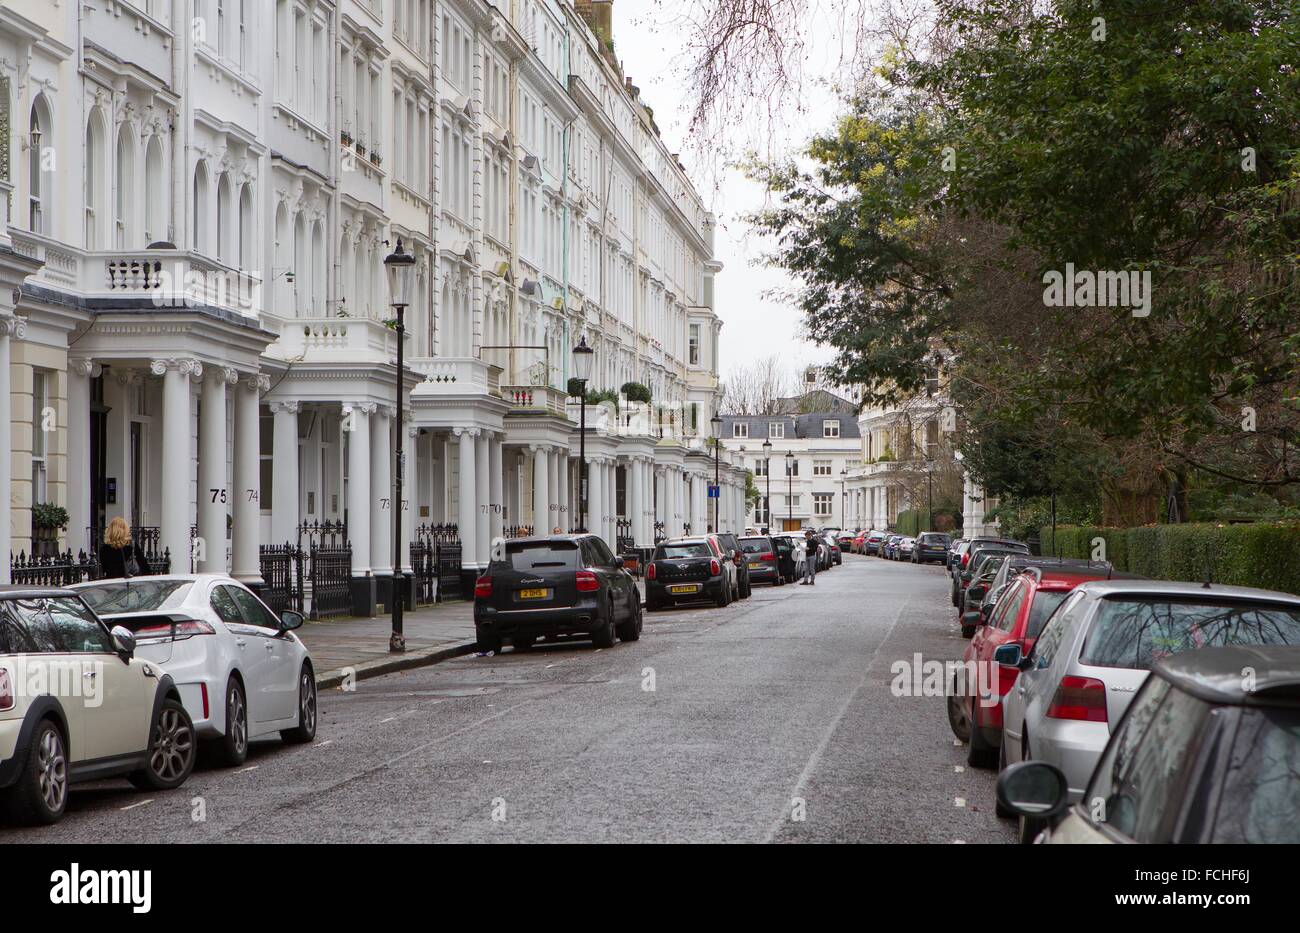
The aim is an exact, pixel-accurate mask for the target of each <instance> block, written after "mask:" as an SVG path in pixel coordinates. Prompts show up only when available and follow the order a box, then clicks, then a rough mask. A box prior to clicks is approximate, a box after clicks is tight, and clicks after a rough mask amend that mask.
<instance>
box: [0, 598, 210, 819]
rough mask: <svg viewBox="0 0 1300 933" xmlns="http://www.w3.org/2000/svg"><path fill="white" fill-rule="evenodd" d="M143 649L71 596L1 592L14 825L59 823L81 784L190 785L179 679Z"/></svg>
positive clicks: (0, 771)
mask: <svg viewBox="0 0 1300 933" xmlns="http://www.w3.org/2000/svg"><path fill="white" fill-rule="evenodd" d="M134 648H135V638H134V636H133V635H132V634H131V633H130V632H129V631H127V630H126V629H125V628H121V627H116V628H113V629H112V630H111V631H110V629H109V627H108V626H107V625H105V624H104V622H103V621H102V620H100V619H98V618H96V617H95V614H94V613H93V612H91V611H90V609H89V608H87V606H86V604H85V603H84V602H82V600H81V599H79V598H78V597H77V596H76V595H75V594H73V593H72V592H70V591H68V590H64V589H48V588H40V587H23V586H2V587H0V802H3V804H4V806H5V809H6V810H7V811H8V815H9V817H10V818H11V819H13V820H15V821H17V822H22V823H53V822H55V821H56V820H58V819H59V818H60V817H61V816H63V811H64V809H65V808H66V807H67V804H68V786H69V785H70V784H74V783H76V782H78V781H98V780H103V779H104V778H108V777H113V776H116V775H125V776H127V777H128V778H129V779H130V781H131V783H132V784H135V785H136V786H137V787H139V788H141V789H147V790H167V789H171V788H174V787H179V786H180V785H181V784H183V783H185V779H186V778H187V777H189V775H190V771H191V770H192V769H193V767H194V754H195V750H196V748H195V741H194V725H193V723H191V721H190V717H189V716H188V715H187V714H186V712H185V707H184V706H183V705H182V704H181V699H180V693H179V691H177V689H176V687H175V685H174V684H173V683H172V679H171V677H169V676H168V675H167V673H166V672H165V671H163V670H162V669H161V668H160V667H159V666H158V665H156V664H153V663H151V662H150V661H148V660H147V659H143V658H140V657H136V656H135V655H134Z"/></svg>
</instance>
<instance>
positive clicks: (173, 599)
mask: <svg viewBox="0 0 1300 933" xmlns="http://www.w3.org/2000/svg"><path fill="white" fill-rule="evenodd" d="M193 586H194V582H193V581H192V580H140V581H138V582H137V581H119V582H117V583H105V584H103V585H102V586H85V587H78V588H77V595H78V596H80V597H81V598H82V599H84V600H85V601H86V602H87V603H89V604H90V608H91V609H94V610H95V611H96V612H98V613H99V614H100V615H101V616H103V615H112V614H113V613H116V612H165V611H167V610H169V609H176V608H178V607H180V606H181V605H182V604H183V603H184V602H185V599H186V597H188V596H189V595H190V589H191V588H192V587H193Z"/></svg>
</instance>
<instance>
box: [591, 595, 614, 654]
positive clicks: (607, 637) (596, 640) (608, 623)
mask: <svg viewBox="0 0 1300 933" xmlns="http://www.w3.org/2000/svg"><path fill="white" fill-rule="evenodd" d="M591 643H592V644H593V645H595V646H596V647H597V648H613V647H614V600H613V598H612V597H611V598H610V601H609V608H608V609H607V610H606V612H605V624H604V625H602V626H601V627H600V628H598V629H596V631H594V632H592V633H591Z"/></svg>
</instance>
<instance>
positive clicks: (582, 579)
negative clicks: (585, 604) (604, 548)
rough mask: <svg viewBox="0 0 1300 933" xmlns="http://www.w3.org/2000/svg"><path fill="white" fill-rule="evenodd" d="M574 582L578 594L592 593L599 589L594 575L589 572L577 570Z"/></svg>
mask: <svg viewBox="0 0 1300 933" xmlns="http://www.w3.org/2000/svg"><path fill="white" fill-rule="evenodd" d="M575 580H576V582H577V585H578V592H579V593H594V592H596V590H598V589H600V583H599V582H598V581H597V580H596V575H595V574H594V573H592V572H591V571H590V570H579V571H578V573H577V576H576V578H575Z"/></svg>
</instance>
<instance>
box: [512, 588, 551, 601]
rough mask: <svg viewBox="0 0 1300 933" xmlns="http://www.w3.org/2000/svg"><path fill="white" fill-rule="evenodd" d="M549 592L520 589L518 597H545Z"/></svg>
mask: <svg viewBox="0 0 1300 933" xmlns="http://www.w3.org/2000/svg"><path fill="white" fill-rule="evenodd" d="M550 593H551V591H550V590H520V591H519V598H520V599H545V598H546V597H547V596H549V595H550Z"/></svg>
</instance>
